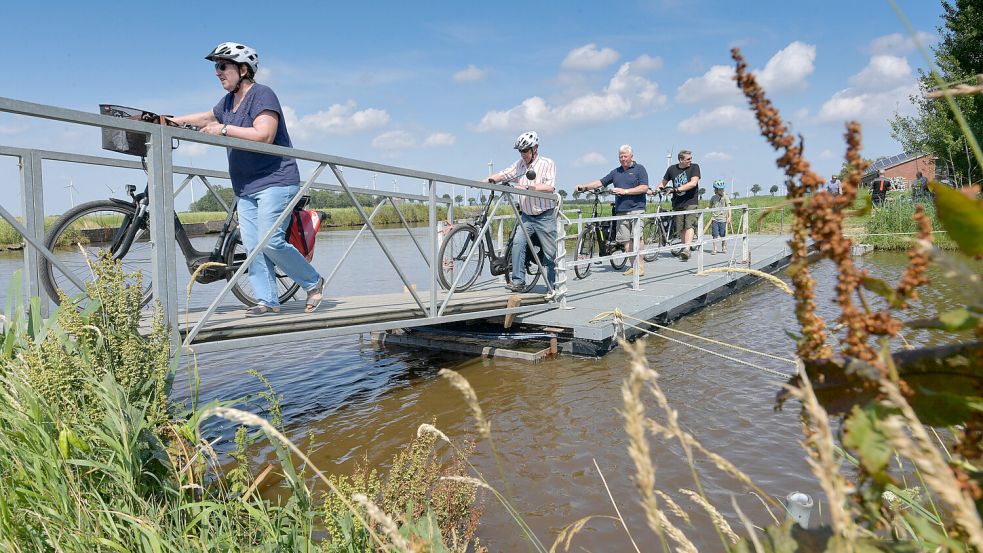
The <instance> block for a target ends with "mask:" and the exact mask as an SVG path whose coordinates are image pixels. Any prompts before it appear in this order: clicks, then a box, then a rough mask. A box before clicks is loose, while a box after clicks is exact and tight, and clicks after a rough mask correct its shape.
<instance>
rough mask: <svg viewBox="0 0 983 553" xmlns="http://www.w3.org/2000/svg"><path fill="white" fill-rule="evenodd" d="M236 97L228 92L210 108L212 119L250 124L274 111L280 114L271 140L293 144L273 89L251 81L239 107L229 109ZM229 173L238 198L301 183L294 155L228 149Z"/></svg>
mask: <svg viewBox="0 0 983 553" xmlns="http://www.w3.org/2000/svg"><path fill="white" fill-rule="evenodd" d="M234 101H235V96H234V95H233V94H232V93H231V92H230V93H229V94H226V95H225V97H224V98H222V100H221V101H219V103H218V104H217V105H216V106H215V107H214V108H212V112H213V113H214V114H215V118H216V119H218V122H219V123H222V124H223V125H232V126H235V127H252V126H253V121H254V120H255V119H256V118H257V117H258V116H259V114H261V113H263V112H264V111H267V110H269V111H273V112H276V113H277V115H279V116H280V118H279V123H278V124H277V127H276V136H275V137H274V138H273V143H274V144H276V145H277V146H286V147H288V148H292V147H293V143H292V142H291V141H290V135H289V134H287V123H286V122H285V121H284V120H283V110H282V109H281V108H280V100H279V99H277V97H276V94H274V93H273V90H272V89H271V88H270V87H268V86H266V85H261V84H253V86H252V88H250V89H249V91H248V92H246V97H245V98H244V99H243V100H242V104H240V105H239V109H238V110H236V111H232V106H233V103H234ZM228 154H229V175H230V176H231V177H232V190H233V191H234V192H235V195H236V196H238V197H241V196H248V195H250V194H255V193H256V192H259V191H260V190H264V189H266V188H269V187H271V186H291V185H294V184H297V183H299V182H300V171H299V170H298V169H297V162H296V161H295V160H294V159H293V158H289V157H281V156H272V155H269V154H260V153H257V152H244V151H242V150H234V149H232V148H229V149H228Z"/></svg>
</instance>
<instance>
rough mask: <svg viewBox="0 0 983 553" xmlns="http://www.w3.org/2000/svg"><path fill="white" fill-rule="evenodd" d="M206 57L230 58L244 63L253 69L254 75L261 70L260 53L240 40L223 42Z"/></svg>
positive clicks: (209, 59)
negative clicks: (239, 41) (240, 42)
mask: <svg viewBox="0 0 983 553" xmlns="http://www.w3.org/2000/svg"><path fill="white" fill-rule="evenodd" d="M205 59H206V60H208V61H218V60H228V61H232V62H235V63H244V64H246V65H248V66H249V67H250V69H252V70H253V75H255V74H256V71H258V70H259V54H257V53H256V50H253V49H252V48H250V47H248V46H246V45H245V44H239V43H238V42H223V43H222V44H219V45H218V46H216V47H215V49H214V50H212V52H211V53H210V54H208V55H207V56H205Z"/></svg>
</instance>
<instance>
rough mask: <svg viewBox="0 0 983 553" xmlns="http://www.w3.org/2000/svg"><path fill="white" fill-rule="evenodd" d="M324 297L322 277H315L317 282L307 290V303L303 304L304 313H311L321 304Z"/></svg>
mask: <svg viewBox="0 0 983 553" xmlns="http://www.w3.org/2000/svg"><path fill="white" fill-rule="evenodd" d="M323 298H324V277H321V278H319V279H317V284H316V285H314V287H313V288H311V289H310V290H308V291H307V305H305V306H304V313H313V312H314V310H315V309H317V308H318V306H319V305H321V300H322V299H323Z"/></svg>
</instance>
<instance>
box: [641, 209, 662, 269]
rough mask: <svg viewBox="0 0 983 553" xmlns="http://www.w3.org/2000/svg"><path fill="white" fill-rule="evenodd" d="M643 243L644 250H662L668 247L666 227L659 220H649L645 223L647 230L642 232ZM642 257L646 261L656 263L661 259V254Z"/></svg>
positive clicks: (655, 253) (653, 253)
mask: <svg viewBox="0 0 983 553" xmlns="http://www.w3.org/2000/svg"><path fill="white" fill-rule="evenodd" d="M642 243H643V247H644V248H648V247H656V248H661V247H663V246H665V245H666V243H667V240H666V234H665V227H663V226H662V224H661V223H660V222H659V219H649V221H648V222H647V223H645V228H644V229H643V231H642ZM642 257H643V258H644V259H645V261H655V260H656V259H658V258H659V252H652V253H647V254H645V255H643V256H642Z"/></svg>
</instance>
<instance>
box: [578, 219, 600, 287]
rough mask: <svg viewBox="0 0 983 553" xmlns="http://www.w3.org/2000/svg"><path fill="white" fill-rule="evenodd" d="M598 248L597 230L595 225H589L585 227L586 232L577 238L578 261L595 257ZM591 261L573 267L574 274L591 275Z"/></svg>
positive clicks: (579, 276)
mask: <svg viewBox="0 0 983 553" xmlns="http://www.w3.org/2000/svg"><path fill="white" fill-rule="evenodd" d="M596 249H597V239H596V231H595V230H594V227H593V225H591V226H588V227H587V228H586V229H584V232H582V233H580V237H579V238H577V257H576V260H577V261H581V260H584V259H592V258H593V257H594V252H595V251H596ZM592 263H593V262H591V263H587V264H584V265H576V266H574V268H573V272H574V274H576V275H577V278H587V276H588V275H590V269H591V264H592Z"/></svg>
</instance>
